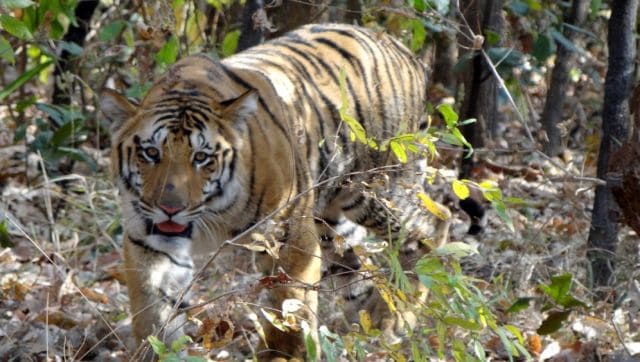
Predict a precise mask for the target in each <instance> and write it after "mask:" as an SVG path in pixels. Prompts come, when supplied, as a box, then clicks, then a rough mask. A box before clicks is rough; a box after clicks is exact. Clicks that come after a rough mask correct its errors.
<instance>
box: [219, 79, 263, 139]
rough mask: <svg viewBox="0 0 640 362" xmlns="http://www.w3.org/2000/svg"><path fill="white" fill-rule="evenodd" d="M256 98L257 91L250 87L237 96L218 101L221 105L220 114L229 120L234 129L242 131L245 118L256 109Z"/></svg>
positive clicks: (244, 126) (244, 127)
mask: <svg viewBox="0 0 640 362" xmlns="http://www.w3.org/2000/svg"><path fill="white" fill-rule="evenodd" d="M258 98H259V96H258V91H257V90H255V89H250V90H248V91H246V92H245V93H243V94H242V95H240V96H239V97H237V98H233V99H229V100H226V101H224V102H222V103H220V105H221V106H222V107H223V108H222V116H223V117H224V118H225V119H228V120H230V121H231V122H232V125H233V127H234V128H235V129H236V130H238V131H240V132H243V131H244V130H245V129H246V122H245V121H246V120H247V118H249V117H251V116H253V115H254V114H255V113H256V111H257V110H258Z"/></svg>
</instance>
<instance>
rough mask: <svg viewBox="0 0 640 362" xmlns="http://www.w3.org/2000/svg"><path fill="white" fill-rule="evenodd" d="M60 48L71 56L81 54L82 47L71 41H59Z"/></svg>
mask: <svg viewBox="0 0 640 362" xmlns="http://www.w3.org/2000/svg"><path fill="white" fill-rule="evenodd" d="M60 48H61V49H62V50H66V51H67V53H69V54H71V55H73V56H78V55H80V54H82V47H81V46H80V45H78V44H76V43H74V42H72V41H61V42H60Z"/></svg>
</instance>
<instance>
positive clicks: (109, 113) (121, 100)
mask: <svg viewBox="0 0 640 362" xmlns="http://www.w3.org/2000/svg"><path fill="white" fill-rule="evenodd" d="M100 110H101V111H102V114H104V115H105V117H107V119H108V120H109V121H111V127H110V129H111V132H112V133H113V132H114V131H117V130H118V129H119V128H120V126H121V125H122V124H123V123H124V122H125V121H126V120H127V119H129V118H131V117H133V115H134V114H136V111H137V108H136V106H135V105H134V104H132V103H131V102H129V100H128V99H127V98H125V97H123V96H122V95H121V94H120V93H118V92H116V91H114V90H113V89H105V90H104V91H103V92H102V94H101V95H100Z"/></svg>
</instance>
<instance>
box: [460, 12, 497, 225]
mask: <svg viewBox="0 0 640 362" xmlns="http://www.w3.org/2000/svg"><path fill="white" fill-rule="evenodd" d="M461 6H463V9H464V12H463V15H464V17H465V19H466V21H467V23H468V24H469V26H471V31H472V32H473V34H478V35H484V34H485V32H486V31H488V30H490V31H492V32H495V33H496V34H500V35H501V34H502V27H503V21H502V14H501V11H502V0H465V1H462V2H461ZM469 35H471V34H468V35H467V36H469ZM485 38H486V37H485ZM459 41H460V43H461V45H462V47H461V48H460V49H461V52H464V51H465V49H473V44H472V41H471V40H469V39H468V38H467V37H464V36H461V37H460V39H459ZM483 46H484V47H485V48H486V47H488V45H487V44H484V45H483ZM471 51H474V52H476V53H475V54H474V56H473V57H472V60H471V62H470V65H469V68H468V69H467V70H466V72H465V74H464V80H463V82H464V100H463V103H462V109H461V111H460V115H461V119H469V118H475V119H476V120H477V121H476V122H475V123H472V124H469V125H466V126H464V127H462V134H463V135H464V137H465V138H466V139H467V141H469V143H471V145H472V146H473V147H474V148H479V147H483V146H484V140H485V132H486V131H487V130H489V132H491V133H493V132H495V128H496V127H495V126H496V122H495V116H496V114H497V104H496V98H497V95H498V82H497V81H496V79H495V78H494V76H493V73H492V72H491V67H490V64H487V62H486V60H485V58H484V57H483V56H482V54H480V53H479V52H477V51H476V50H471ZM461 54H464V53H461ZM466 154H467V153H466V152H465V153H464V154H463V157H462V159H461V162H460V173H459V176H460V178H472V171H473V168H474V166H475V161H474V157H468V158H465V157H464V156H465V155H466ZM459 206H460V208H461V209H462V210H464V211H465V212H466V213H467V214H468V215H469V217H470V219H471V225H470V227H469V231H468V232H469V234H477V233H479V232H480V231H481V230H482V224H483V218H484V216H485V212H484V208H483V207H482V204H481V200H476V199H475V198H471V197H470V198H467V199H466V200H461V201H460V203H459Z"/></svg>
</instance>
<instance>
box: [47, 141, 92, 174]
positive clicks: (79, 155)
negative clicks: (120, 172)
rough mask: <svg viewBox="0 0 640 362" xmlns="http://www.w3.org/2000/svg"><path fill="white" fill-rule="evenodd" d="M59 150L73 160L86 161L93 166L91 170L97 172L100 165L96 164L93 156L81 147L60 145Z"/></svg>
mask: <svg viewBox="0 0 640 362" xmlns="http://www.w3.org/2000/svg"><path fill="white" fill-rule="evenodd" d="M57 152H58V153H60V154H61V155H63V156H67V157H69V158H71V159H73V160H76V161H80V162H84V163H86V164H87V165H88V166H89V167H90V168H91V171H94V172H95V171H97V170H98V165H97V164H96V161H95V160H94V159H93V158H91V156H90V155H89V154H88V153H86V152H85V151H83V150H81V149H78V148H72V147H58V148H57Z"/></svg>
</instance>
